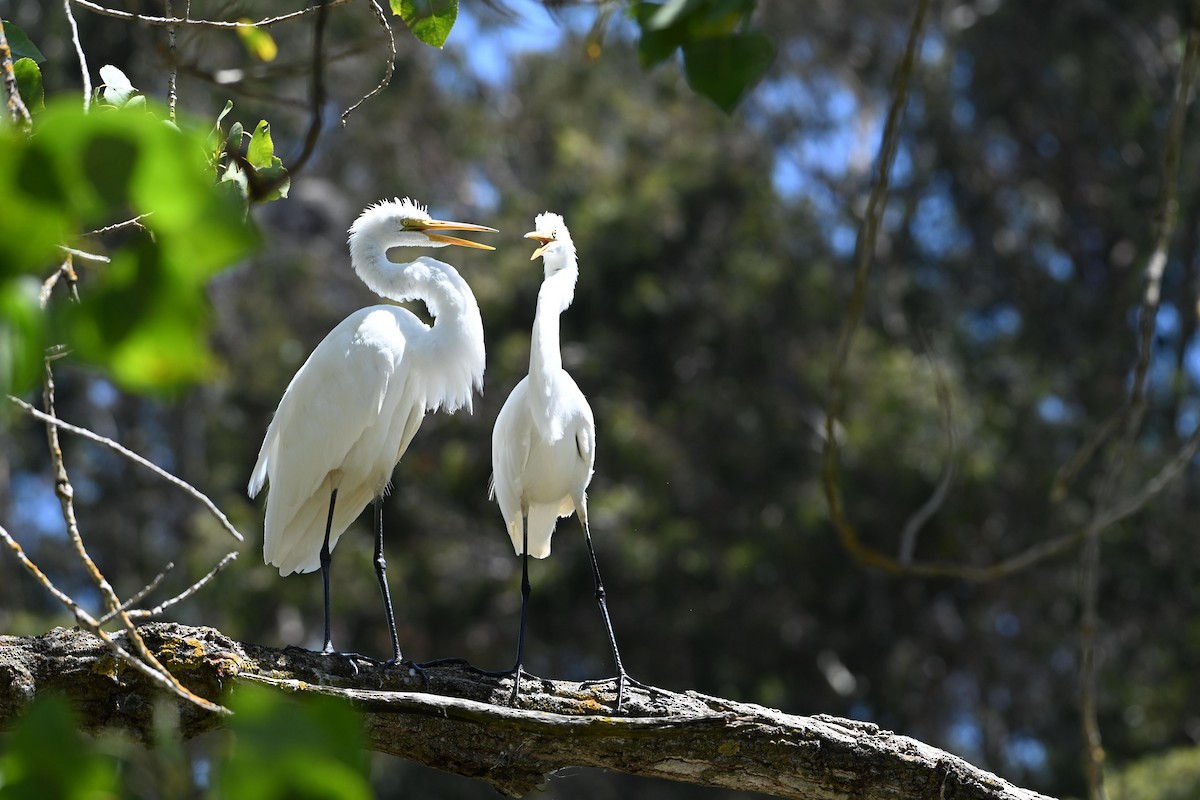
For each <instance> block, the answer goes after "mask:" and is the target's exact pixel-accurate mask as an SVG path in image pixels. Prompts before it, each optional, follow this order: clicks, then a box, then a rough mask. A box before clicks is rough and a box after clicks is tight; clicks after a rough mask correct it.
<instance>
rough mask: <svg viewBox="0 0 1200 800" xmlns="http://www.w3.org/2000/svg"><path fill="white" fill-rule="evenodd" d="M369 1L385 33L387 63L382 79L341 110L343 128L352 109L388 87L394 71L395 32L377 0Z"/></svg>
mask: <svg viewBox="0 0 1200 800" xmlns="http://www.w3.org/2000/svg"><path fill="white" fill-rule="evenodd" d="M370 2H371V10H372V11H373V12H374V13H375V19H376V20H378V22H379V24H380V26H381V27H382V28H383V30H384V32H385V33H386V34H387V40H388V60H387V64H386V65H385V66H384V70H383V80H381V81H380V82H379V85H378V86H376V87H375V88H374V89H372V90H371V91H369V92H367V93H366V94H364V95H363V96H362V97H360V98H359V99H358V102H356V103H355V104H354V105H352V106H350V107H349V108H347V109H346V110H345V111H343V112H342V127H343V128H344V127H346V120H347V119H348V118H349V117H350V114H351V113H352V112H353V111H354V110H356V109H357V108H358V107H359V106H361V105H362V104H363V103H365V102H367V101H368V100H370V99H371V98H372V97H374V96H375V95H377V94H379V93H380V92H382V91H383V90H384V89H386V88H387V87H388V84H389V83H391V82H392V73H394V72H395V71H396V34H395V33H393V32H392V26H391V25H389V24H388V20H387V14H385V13H383V9H382V8H380V6H379V2H378V0H370Z"/></svg>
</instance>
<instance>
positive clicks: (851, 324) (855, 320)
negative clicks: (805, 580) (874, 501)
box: [821, 0, 929, 566]
mask: <svg viewBox="0 0 1200 800" xmlns="http://www.w3.org/2000/svg"><path fill="white" fill-rule="evenodd" d="M928 11H929V0H918V2H917V7H916V11H915V12H914V13H913V19H912V24H911V25H910V26H909V30H908V41H907V43H906V44H905V47H904V56H903V57H902V58H901V60H900V63H899V64H898V65H897V67H896V76H895V79H894V83H893V87H892V100H891V105H890V107H889V108H888V114H887V121H886V122H885V123H884V128H883V143H882V146H881V148H880V154H879V163H878V165H877V169H878V173H877V174H876V176H875V185H874V186H873V187H872V188H871V194H870V197H869V198H868V201H867V208H866V213H865V215H864V217H863V222H862V226H861V227H860V228H859V232H858V243H857V247H856V250H855V271H854V285H853V288H852V289H851V292H850V300H849V302H848V303H847V307H846V318H845V320H844V321H843V323H842V331H841V334H840V336H839V337H838V344H837V351H836V353H835V354H834V359H833V367H832V368H831V370H830V374H829V397H828V399H827V408H826V413H825V442H824V451H823V459H822V468H821V479H822V485H823V486H824V489H825V502H826V504H827V505H828V506H829V514H830V517H831V518H832V520H833V523H834V526H835V527H836V528H837V532H838V537H839V539H841V541H842V545H843V546H844V547H845V548H846V550H847V551H848V552H850V553H851V554H853V555H855V556H856V557H857V558H859V560H861V561H863V562H864V563H867V564H870V565H873V566H883V564H885V563H887V562H891V561H892V560H893V559H891V558H890V557H888V556H885V555H883V554H882V553H878V552H875V551H874V550H872V549H871V548H869V547H866V546H865V545H863V543H862V542H861V540H860V539H859V537H858V532H857V531H856V530H855V528H854V526H853V525H852V524H851V523H850V521H849V520H848V519H847V518H846V514H845V510H844V508H843V507H842V492H841V488H840V486H839V483H838V440H837V434H836V429H837V425H838V423H839V421H840V419H841V417H842V413H843V410H844V408H845V403H846V398H845V393H846V388H845V382H846V365H847V362H848V361H849V357H850V346H851V344H852V343H853V341H854V335H855V332H856V331H857V330H858V324H859V321H860V320H861V319H862V312H863V307H864V305H865V304H866V297H867V281H868V279H869V277H870V274H871V264H872V261H873V260H874V255H875V242H876V239H877V237H878V234H879V225H880V223H881V221H882V218H883V211H884V207H885V206H886V205H887V194H888V181H889V177H890V174H891V171H892V164H893V163H894V162H895V159H896V150H897V148H898V146H899V143H900V118H901V114H902V112H903V110H904V105H905V103H906V102H907V99H908V84H909V80H910V79H911V77H912V72H913V65H914V63H915V60H916V52H917V42H918V41H919V40H920V38H921V31H922V29H923V28H924V25H925V17H926V14H927V12H928Z"/></svg>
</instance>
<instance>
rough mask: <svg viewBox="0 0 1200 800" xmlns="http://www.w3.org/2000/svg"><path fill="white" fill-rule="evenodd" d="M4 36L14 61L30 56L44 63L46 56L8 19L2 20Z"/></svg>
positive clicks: (37, 61)
mask: <svg viewBox="0 0 1200 800" xmlns="http://www.w3.org/2000/svg"><path fill="white" fill-rule="evenodd" d="M4 38H5V39H7V40H8V49H9V50H12V57H13V60H14V61H15V60H17V59H18V58H32V59H33V60H34V61H35V62H36V63H38V64H42V63H45V61H46V56H45V55H44V54H43V53H42V51H41V50H38V49H37V45H35V44H34V43H33V42H32V41H30V39H29V37H28V36H27V35H26V34H25V31H23V30H21V29H20V28H18V27H17V26H16V25H13V24H12V23H11V22H9V21H8V20H4Z"/></svg>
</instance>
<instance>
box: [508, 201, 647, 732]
mask: <svg viewBox="0 0 1200 800" xmlns="http://www.w3.org/2000/svg"><path fill="white" fill-rule="evenodd" d="M525 237H526V238H528V239H533V240H534V241H536V242H537V243H538V248H537V249H536V250H534V251H533V255H532V256H530V260H531V261H532V260H534V259H536V258H537V257H538V256H541V257H542V264H543V268H544V278H543V280H542V288H541V290H540V291H539V292H538V299H537V311H536V313H535V315H534V319H533V337H532V341H531V342H530V348H529V375H528V376H526V377H525V378H522V379H521V382H520V383H518V384H517V386H516V388H514V389H513V390H512V394H510V395H509V396H508V399H507V400H506V401H504V407H503V408H501V409H500V415H499V416H498V417H497V418H496V427H495V429H494V430H493V431H492V493H493V496H494V497H495V499H496V501H497V502H498V503H499V505H500V513H501V514H503V515H504V522H505V524H506V525H507V526H508V535H509V537H510V538H511V539H512V543H513V548H514V549H515V550H516V552H517V555H519V556H521V627H520V630H519V632H518V635H517V661H516V665H515V666H514V667H513V670H512V674H513V676H514V677H513V690H512V698H511V700H510V702H511V703H516V700H517V695H518V693H519V692H520V688H521V670H522V666H523V657H524V649H525V619H526V615H527V613H528V610H529V593H530V585H529V556H531V555H532V556H533V557H534V558H545V557H546V556H548V555H550V537H551V536H552V535H553V534H554V526H555V524H556V523H557V522H558V518H559V517H567V516H570V515H571V512H572V511H574V512H575V513H576V514H577V515H578V516H579V522H580V524H582V525H583V536H584V539H585V540H586V541H587V546H588V553H589V554H590V555H591V559H592V578H593V579H594V581H595V584H596V602H597V603H598V604H599V605H600V613H601V614H603V616H604V627H605V630H606V631H607V632H608V640H609V644H611V645H612V652H613V659H614V660H615V661H616V664H617V710H618V711H620V710H621V702H622V699H623V696H624V690H625V682H626V681H627V680H631V679H630V678H629V676H628V674H627V673H626V672H625V667H624V666H623V665H622V663H621V653H620V651H619V650H618V649H617V639H616V636H615V635H614V634H613V627H612V620H611V619H610V618H609V615H608V604H607V602H606V600H605V593H604V584H603V582H602V581H601V580H600V567H599V566H598V565H597V563H596V551H595V549H594V548H593V547H592V534H591V531H590V529H589V528H588V516H587V494H586V492H587V487H588V483H590V482H591V480H592V470H593V467H594V466H595V463H596V422H595V420H594V418H593V417H592V409H591V407H590V406H589V405H588V402H587V399H586V398H585V397H584V396H583V392H581V391H579V387H578V386H577V385H576V384H575V381H574V380H573V379H572V378H571V376H570V375H569V374H567V372H566V370H564V369H563V367H562V356H561V355H560V353H559V345H558V322H559V315H560V314H562V312H563V311H566V310H567V307H568V306H570V305H571V301H572V300H573V299H574V297H575V281H576V279H577V278H578V277H579V267H578V264H577V263H576V257H575V244H574V243H573V242H572V241H571V233H570V232H569V231H568V230H567V226H566V225H565V224H564V223H563V219H562V217H560V216H559V215H558V214H550V213H545V214H540V215H538V217H537V220H536V222H535V230H534V231H532V232H531V233H527V234H525Z"/></svg>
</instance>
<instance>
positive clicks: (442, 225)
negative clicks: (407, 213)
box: [408, 219, 499, 250]
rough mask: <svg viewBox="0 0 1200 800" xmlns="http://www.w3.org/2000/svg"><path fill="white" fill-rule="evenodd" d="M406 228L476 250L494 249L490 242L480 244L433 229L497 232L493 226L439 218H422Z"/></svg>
mask: <svg viewBox="0 0 1200 800" xmlns="http://www.w3.org/2000/svg"><path fill="white" fill-rule="evenodd" d="M408 230H413V231H420V232H421V233H423V234H425V235H426V236H427V237H428V238H429V239H431V240H432V241H435V242H441V243H443V244H456V245H458V246H459V247H474V248H476V249H477V250H495V249H496V248H494V247H492V246H491V245H490V244H480V243H479V242H472V241H471V240H469V239H460V238H459V237H457V236H447V235H446V234H444V233H435V232H434V231H479V232H480V233H499V231H497V230H496V229H495V228H489V227H487V226H486V225H472V224H471V223H469V222H447V221H444V220H440V219H431V220H423V221H421V222H418V223H415V224H413V225H412V226H410V227H408Z"/></svg>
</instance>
